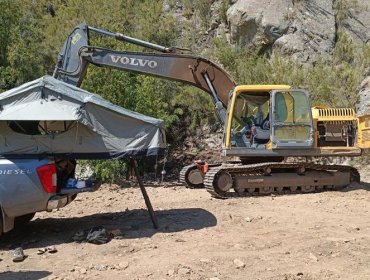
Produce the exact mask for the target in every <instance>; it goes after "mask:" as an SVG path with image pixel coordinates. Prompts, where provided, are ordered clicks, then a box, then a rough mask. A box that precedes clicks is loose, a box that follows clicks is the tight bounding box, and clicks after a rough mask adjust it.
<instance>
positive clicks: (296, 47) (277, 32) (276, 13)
mask: <svg viewBox="0 0 370 280" xmlns="http://www.w3.org/2000/svg"><path fill="white" fill-rule="evenodd" d="M346 3H347V2H346ZM351 3H352V2H348V3H347V4H346V5H342V6H338V5H335V1H334V0H310V1H304V0H239V1H233V4H231V6H230V8H229V9H228V11H227V20H228V29H229V34H230V43H231V44H233V45H235V46H236V47H239V48H249V49H251V50H257V51H259V52H270V53H273V52H281V53H283V54H286V55H289V56H292V57H293V58H296V59H298V60H299V61H301V62H313V61H315V60H317V59H318V58H319V57H320V58H321V59H328V60H329V59H330V57H331V54H332V50H333V48H334V47H335V44H336V39H337V36H338V33H337V32H338V28H339V27H341V30H343V31H345V32H346V33H347V34H348V35H350V37H351V38H352V39H353V40H354V41H356V42H364V43H366V42H368V41H369V39H370V30H369V28H367V27H368V26H370V14H369V12H368V10H370V4H366V3H362V2H358V3H357V2H353V3H352V4H351ZM351 5H352V6H351ZM334 7H336V8H337V9H334ZM338 9H342V10H338Z"/></svg>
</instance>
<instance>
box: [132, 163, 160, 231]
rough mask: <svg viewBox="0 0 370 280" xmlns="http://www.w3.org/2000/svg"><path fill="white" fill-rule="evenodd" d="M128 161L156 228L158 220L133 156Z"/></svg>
mask: <svg viewBox="0 0 370 280" xmlns="http://www.w3.org/2000/svg"><path fill="white" fill-rule="evenodd" d="M130 163H131V166H133V167H134V172H135V176H136V178H137V181H138V183H139V186H140V190H141V193H142V194H143V197H144V200H145V204H146V207H147V208H148V211H149V215H150V219H151V220H152V223H153V226H154V228H155V229H157V228H158V220H157V217H156V216H155V213H154V210H153V207H152V204H151V202H150V199H149V196H148V194H147V192H146V189H145V186H144V184H143V181H141V178H140V175H139V172H138V170H137V164H136V160H135V159H134V158H130Z"/></svg>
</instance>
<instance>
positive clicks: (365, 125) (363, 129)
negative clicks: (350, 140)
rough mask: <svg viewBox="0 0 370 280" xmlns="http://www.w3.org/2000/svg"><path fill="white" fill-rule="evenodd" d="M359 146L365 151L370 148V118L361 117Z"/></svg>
mask: <svg viewBox="0 0 370 280" xmlns="http://www.w3.org/2000/svg"><path fill="white" fill-rule="evenodd" d="M358 128H359V129H358V146H359V147H360V148H363V149H369V148H370V116H362V117H359V124H358Z"/></svg>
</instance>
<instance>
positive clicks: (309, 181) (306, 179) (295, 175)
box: [204, 162, 360, 198]
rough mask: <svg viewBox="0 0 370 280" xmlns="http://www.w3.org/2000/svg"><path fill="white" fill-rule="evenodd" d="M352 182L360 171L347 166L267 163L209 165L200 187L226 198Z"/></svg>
mask: <svg viewBox="0 0 370 280" xmlns="http://www.w3.org/2000/svg"><path fill="white" fill-rule="evenodd" d="M354 181H357V182H359V181H360V174H359V173H358V171H357V169H356V168H354V167H351V166H346V165H322V164H314V163H276V162H271V163H257V164H248V165H243V164H223V165H221V166H216V167H212V168H210V170H209V171H208V172H207V174H206V175H205V177H204V186H205V188H206V189H207V191H208V192H209V193H211V195H212V196H213V197H216V198H230V197H243V196H253V195H271V194H289V193H310V192H320V191H325V190H339V189H342V188H344V187H346V186H347V185H348V184H350V183H351V182H354ZM233 190H234V191H233Z"/></svg>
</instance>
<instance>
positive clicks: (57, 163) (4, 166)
mask: <svg viewBox="0 0 370 280" xmlns="http://www.w3.org/2000/svg"><path fill="white" fill-rule="evenodd" d="M75 167H76V161H74V160H67V159H50V158H47V159H40V160H38V159H0V178H1V179H0V209H1V215H0V235H1V234H2V233H5V232H8V231H10V230H12V229H13V228H14V225H18V224H24V223H27V222H29V221H30V220H31V219H32V218H33V216H34V215H35V213H36V212H40V211H52V210H53V209H57V208H61V207H64V206H66V205H67V204H69V203H70V202H72V201H73V200H74V199H75V198H76V196H77V193H79V192H85V191H94V190H96V189H97V188H98V187H99V184H98V183H92V181H89V184H87V185H86V187H84V188H81V189H78V188H68V187H67V182H68V179H70V178H74V177H75Z"/></svg>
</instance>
